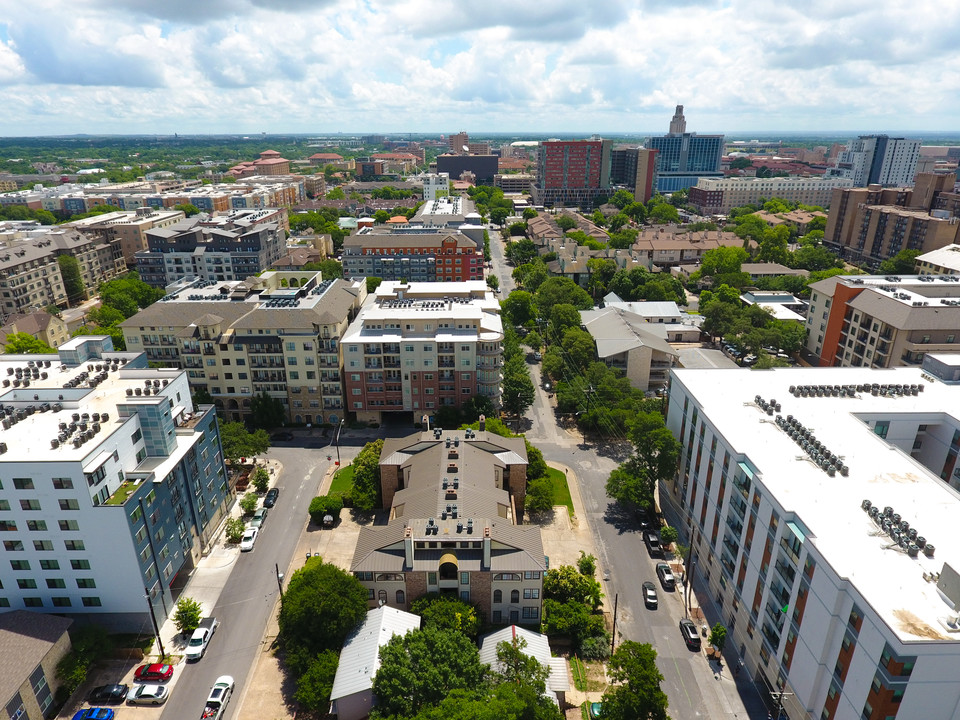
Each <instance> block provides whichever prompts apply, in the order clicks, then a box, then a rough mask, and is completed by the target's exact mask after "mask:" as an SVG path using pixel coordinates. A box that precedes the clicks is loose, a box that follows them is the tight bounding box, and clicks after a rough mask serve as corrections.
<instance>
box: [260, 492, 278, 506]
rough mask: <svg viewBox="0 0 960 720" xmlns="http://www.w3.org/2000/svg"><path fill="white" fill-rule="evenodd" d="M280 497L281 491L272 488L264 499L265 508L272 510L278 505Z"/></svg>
mask: <svg viewBox="0 0 960 720" xmlns="http://www.w3.org/2000/svg"><path fill="white" fill-rule="evenodd" d="M278 495H280V491H279V490H278V489H277V488H270V489H269V490H267V494H266V495H264V497H263V506H264V507H265V508H272V507H273V506H274V505H276V504H277V496H278Z"/></svg>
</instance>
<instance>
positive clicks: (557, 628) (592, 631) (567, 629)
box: [541, 598, 606, 651]
mask: <svg viewBox="0 0 960 720" xmlns="http://www.w3.org/2000/svg"><path fill="white" fill-rule="evenodd" d="M541 632H543V633H544V634H545V635H549V636H551V637H552V636H554V635H560V636H562V637H568V638H570V641H571V642H572V643H573V647H574V650H575V651H576V650H579V649H580V647H581V646H582V645H583V643H584V642H586V641H587V640H588V639H589V638H592V637H602V636H604V634H605V633H606V631H605V630H604V626H603V616H602V615H599V614H594V613H593V612H592V611H591V609H590V606H589V605H586V604H585V603H582V602H576V601H571V602H566V603H563V602H560V601H559V600H552V599H550V598H547V599H545V600H544V601H543V623H542V625H541Z"/></svg>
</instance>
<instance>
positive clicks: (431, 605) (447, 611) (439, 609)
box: [410, 592, 480, 640]
mask: <svg viewBox="0 0 960 720" xmlns="http://www.w3.org/2000/svg"><path fill="white" fill-rule="evenodd" d="M410 612H412V613H413V614H414V615H419V616H420V617H422V618H423V623H424V627H432V628H436V629H438V630H454V631H456V632H458V633H462V634H464V635H466V636H467V637H468V638H470V639H471V640H475V639H476V637H477V633H479V632H480V616H479V615H478V614H477V609H476V608H475V607H474V606H473V605H471V604H469V603H466V602H464V601H463V600H460V599H459V598H456V597H452V596H450V595H441V594H440V593H436V592H433V593H427V594H426V595H423V596H422V597H419V598H417V599H416V600H414V601H413V604H412V605H411V606H410Z"/></svg>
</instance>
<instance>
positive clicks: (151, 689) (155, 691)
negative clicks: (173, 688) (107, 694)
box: [127, 685, 170, 705]
mask: <svg viewBox="0 0 960 720" xmlns="http://www.w3.org/2000/svg"><path fill="white" fill-rule="evenodd" d="M169 694H170V693H169V692H167V686H166V685H137V687H135V688H134V689H133V690H131V691H130V694H129V695H127V705H163V703H165V702H166V701H167V697H168V696H169Z"/></svg>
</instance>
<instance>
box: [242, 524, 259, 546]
mask: <svg viewBox="0 0 960 720" xmlns="http://www.w3.org/2000/svg"><path fill="white" fill-rule="evenodd" d="M259 532H260V531H259V530H258V529H257V528H255V527H248V528H247V529H246V530H244V531H243V537H242V538H240V552H249V551H250V550H253V544H254V543H255V542H256V541H257V535H258V534H259Z"/></svg>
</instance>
